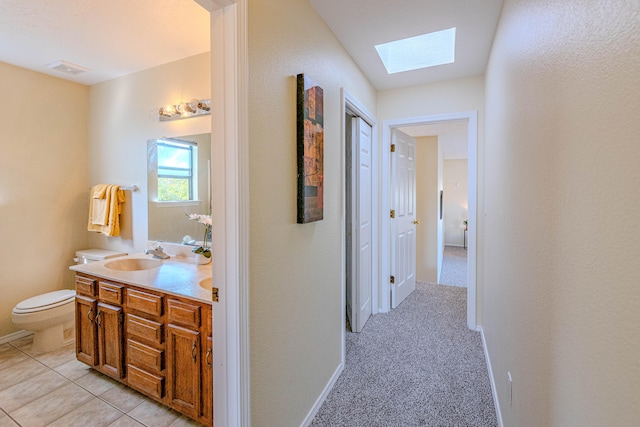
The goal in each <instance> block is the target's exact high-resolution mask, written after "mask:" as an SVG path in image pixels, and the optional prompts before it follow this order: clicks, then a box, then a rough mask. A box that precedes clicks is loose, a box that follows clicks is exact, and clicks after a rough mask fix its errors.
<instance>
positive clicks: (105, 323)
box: [96, 303, 124, 379]
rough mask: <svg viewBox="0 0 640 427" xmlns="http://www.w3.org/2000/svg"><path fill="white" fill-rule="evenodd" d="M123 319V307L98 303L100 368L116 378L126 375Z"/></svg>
mask: <svg viewBox="0 0 640 427" xmlns="http://www.w3.org/2000/svg"><path fill="white" fill-rule="evenodd" d="M123 319H124V314H123V312H122V307H116V306H113V305H108V304H104V303H98V314H97V317H96V324H97V325H98V355H99V358H98V359H99V369H100V371H101V372H102V373H104V374H106V375H109V376H110V377H113V378H116V379H120V378H123V377H124V357H123V356H124V352H123V348H124V343H123V340H124V334H123V327H122V325H123Z"/></svg>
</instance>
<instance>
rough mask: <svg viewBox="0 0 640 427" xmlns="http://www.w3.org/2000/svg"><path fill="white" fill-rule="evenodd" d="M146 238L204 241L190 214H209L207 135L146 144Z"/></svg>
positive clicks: (209, 152) (159, 140) (173, 138)
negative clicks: (189, 238) (187, 237)
mask: <svg viewBox="0 0 640 427" xmlns="http://www.w3.org/2000/svg"><path fill="white" fill-rule="evenodd" d="M147 189H148V197H149V200H148V218H147V220H148V227H149V229H148V232H149V234H148V236H149V237H148V239H149V240H156V241H162V242H170V243H183V240H184V238H185V236H190V237H191V240H195V241H196V242H199V241H202V240H203V238H204V235H203V233H204V231H205V230H204V226H203V225H202V224H199V223H198V222H197V221H192V220H190V219H189V218H188V217H187V215H188V214H191V213H199V214H208V213H211V134H210V133H205V134H198V135H185V136H177V137H171V138H158V139H151V140H149V141H148V142H147Z"/></svg>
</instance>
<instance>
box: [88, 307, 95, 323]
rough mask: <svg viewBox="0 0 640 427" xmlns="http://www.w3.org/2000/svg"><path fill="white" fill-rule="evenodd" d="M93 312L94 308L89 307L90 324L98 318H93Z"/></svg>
mask: <svg viewBox="0 0 640 427" xmlns="http://www.w3.org/2000/svg"><path fill="white" fill-rule="evenodd" d="M92 312H93V307H89V311H88V312H87V319H89V322H91V323H93V321H94V320H96V318H95V317H94V318H93V319H92V318H91V313H92Z"/></svg>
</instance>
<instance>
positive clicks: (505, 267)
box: [482, 0, 640, 426]
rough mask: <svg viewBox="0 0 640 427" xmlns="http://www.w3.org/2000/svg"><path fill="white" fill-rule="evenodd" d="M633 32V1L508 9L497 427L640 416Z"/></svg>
mask: <svg viewBox="0 0 640 427" xmlns="http://www.w3.org/2000/svg"><path fill="white" fill-rule="evenodd" d="M639 27H640V13H639V9H638V2H637V1H604V0H603V1H599V2H593V1H572V2H558V1H551V0H546V1H536V2H527V1H516V0H507V1H505V6H504V9H503V14H502V18H501V21H500V24H499V28H498V30H497V34H496V39H495V42H494V46H493V51H492V54H491V58H490V61H489V65H488V69H487V75H486V98H487V102H486V129H487V134H486V137H485V141H486V147H485V153H484V158H485V168H484V170H485V184H486V186H485V188H486V190H485V206H486V219H485V226H486V230H485V231H486V233H485V234H486V235H487V236H490V238H487V239H485V240H484V251H485V268H484V272H485V277H484V284H485V290H484V304H485V314H484V320H483V322H482V324H483V327H484V331H485V336H486V341H487V346H488V350H489V355H490V358H491V365H492V369H493V373H494V376H495V383H496V386H497V390H498V396H499V400H500V407H501V410H502V417H503V420H504V425H506V426H515V425H517V426H541V425H545V426H604V425H616V426H631V425H637V423H638V419H640V405H639V404H638V396H640V364H639V363H638V360H639V359H638V355H639V354H640V309H639V306H640V286H639V285H638V284H639V283H640V264H639V263H638V262H637V256H638V253H640V243H639V242H640V240H639V239H637V236H638V235H640V225H639V224H640V223H639V222H638V221H637V220H636V214H637V213H638V212H640V197H639V195H640V193H639V189H640V167H639V164H638V160H639V159H640V144H638V135H640V120H638V114H637V113H638V111H640V97H639V96H638V93H640V73H639V72H638V70H640V38H638V28H639ZM507 371H510V372H511V374H512V375H513V404H512V405H511V406H510V405H509V400H508V398H507V380H506V378H507Z"/></svg>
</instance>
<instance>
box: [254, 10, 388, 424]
mask: <svg viewBox="0 0 640 427" xmlns="http://www.w3.org/2000/svg"><path fill="white" fill-rule="evenodd" d="M298 73H305V74H306V75H308V76H309V77H310V78H312V79H313V80H315V81H316V82H317V83H318V84H320V86H321V87H322V88H323V89H324V129H325V138H324V144H325V147H324V179H325V187H324V189H325V192H324V219H323V220H322V221H318V222H314V223H310V224H304V225H301V224H296V78H295V76H296V75H297V74H298ZM341 87H345V88H346V89H347V90H348V91H349V92H350V93H351V94H353V95H354V96H355V97H356V98H357V99H358V100H359V101H360V102H361V103H362V104H363V105H364V106H365V107H366V108H367V109H369V110H370V111H371V112H373V113H374V114H375V97H376V94H375V91H374V90H373V88H372V87H371V86H370V85H369V84H368V83H367V81H366V80H365V79H364V77H363V75H362V73H361V72H360V70H359V69H358V68H357V67H356V66H355V65H354V63H353V61H352V60H351V58H350V57H349V56H348V55H347V54H346V53H345V51H344V49H343V48H342V47H341V45H340V44H339V43H338V41H337V40H336V39H335V37H334V36H333V34H332V33H331V31H330V30H329V29H328V28H327V27H326V25H325V24H324V22H323V21H322V20H321V19H320V18H319V16H318V15H317V14H316V13H315V12H314V11H313V9H312V8H311V7H310V5H309V4H308V2H306V1H298V0H251V1H249V89H250V91H249V94H250V99H249V100H250V106H249V123H250V128H249V138H250V140H249V144H250V146H249V160H250V165H251V168H250V206H251V212H250V221H251V225H250V233H251V234H250V254H251V258H250V274H251V279H250V280H251V281H250V312H251V317H250V322H251V329H250V335H251V336H250V340H251V342H250V345H251V355H250V356H251V397H252V399H251V414H252V423H251V424H252V425H254V426H256V427H258V426H299V425H300V424H301V423H302V421H303V420H304V419H305V417H306V416H307V414H308V412H309V411H310V410H311V408H312V407H313V405H314V403H315V401H316V399H317V398H318V397H319V396H320V394H321V393H322V391H323V389H324V388H325V386H326V385H327V383H328V381H329V379H330V378H331V376H332V375H333V373H334V371H335V370H336V369H337V367H338V366H339V363H340V357H341V356H340V352H341V331H342V330H343V329H344V325H343V324H342V321H341V319H342V312H343V311H344V307H342V306H341V305H342V304H341V301H342V283H341V280H342V279H341V277H342V271H341V270H342V265H341V253H342V251H343V248H342V242H341V232H342V231H341V230H342V221H343V210H344V205H343V202H342V189H343V185H344V184H343V181H342V178H341V177H342V175H343V171H342V168H343V163H342V157H343V153H344V149H343V147H342V143H341V140H342V135H341V131H340V123H341V120H342V113H341V106H340V88H341Z"/></svg>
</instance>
